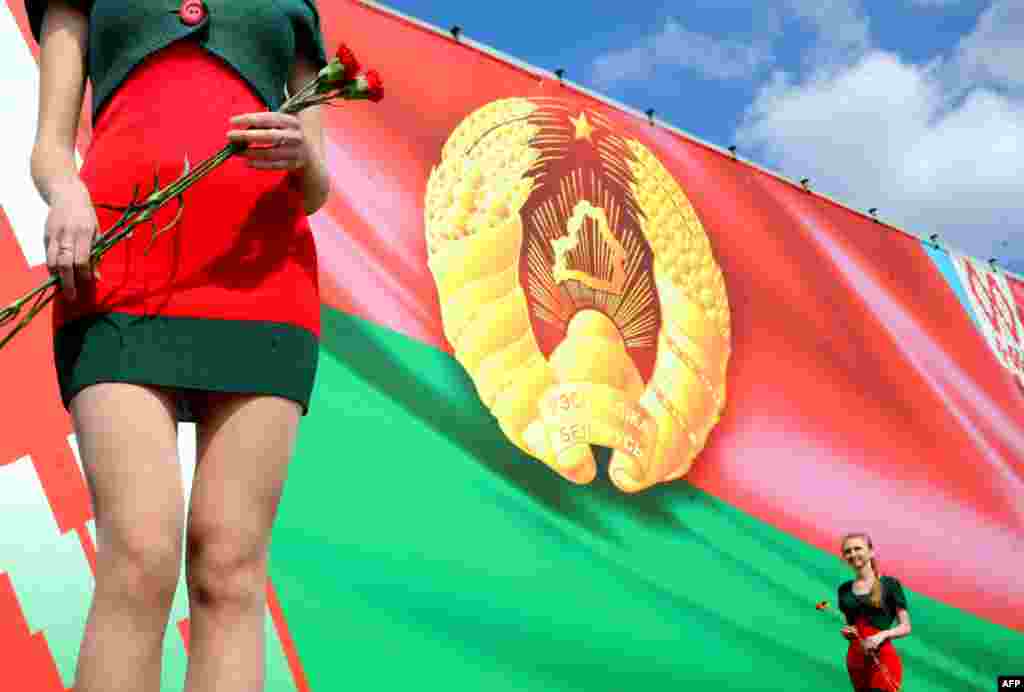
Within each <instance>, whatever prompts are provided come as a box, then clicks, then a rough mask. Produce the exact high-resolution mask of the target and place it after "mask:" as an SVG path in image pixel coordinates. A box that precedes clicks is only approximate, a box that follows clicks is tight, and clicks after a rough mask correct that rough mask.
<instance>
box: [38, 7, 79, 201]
mask: <svg viewBox="0 0 1024 692" xmlns="http://www.w3.org/2000/svg"><path fill="white" fill-rule="evenodd" d="M88 42H89V20H88V17H86V15H85V14H84V13H83V12H82V10H80V9H76V8H75V7H74V6H72V4H71V3H69V2H68V1H67V0H51V1H50V3H49V6H48V8H47V11H46V15H45V17H44V19H43V27H42V33H41V35H40V39H39V44H40V55H39V125H38V129H37V130H36V139H35V143H34V145H33V148H32V160H31V171H32V181H33V182H34V183H35V186H36V189H37V190H38V191H39V194H40V195H41V196H42V198H43V200H45V201H46V203H47V204H49V205H52V204H53V201H54V198H55V197H56V196H58V195H60V194H61V193H63V192H65V191H67V190H69V189H73V190H74V191H75V192H76V193H79V192H81V189H83V188H84V186H83V184H82V182H81V180H80V179H79V177H78V165H77V164H76V162H75V141H76V136H77V134H78V121H79V116H80V115H81V112H82V100H83V98H84V96H85V78H86V53H87V50H88Z"/></svg>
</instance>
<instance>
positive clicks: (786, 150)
mask: <svg viewBox="0 0 1024 692" xmlns="http://www.w3.org/2000/svg"><path fill="white" fill-rule="evenodd" d="M1013 4H1014V7H1012V8H1011V7H1010V5H1011V2H1007V1H1002V2H997V3H995V5H994V6H993V7H992V8H991V9H990V10H989V11H987V12H986V13H985V14H984V15H983V16H982V18H981V19H980V20H979V23H978V26H977V27H976V29H975V30H974V31H973V32H972V33H971V34H970V35H969V36H968V37H966V38H965V39H964V40H963V41H962V42H961V44H960V46H959V47H958V48H956V49H955V50H954V51H953V53H952V55H951V56H950V57H949V58H947V59H945V60H938V61H934V62H932V63H929V64H927V65H914V64H910V63H907V62H905V61H903V60H902V59H901V58H900V57H899V56H898V55H895V54H893V53H889V52H885V51H881V50H877V49H872V48H870V47H866V48H865V49H864V51H863V52H862V53H861V55H860V56H859V57H858V59H857V60H856V61H854V62H852V63H851V64H849V65H846V66H842V67H840V68H838V69H835V70H832V71H825V72H815V73H812V74H810V75H808V76H806V77H803V78H799V79H798V78H795V77H793V76H792V75H789V74H787V73H782V72H778V73H776V74H774V75H773V76H772V78H771V79H770V80H769V81H768V83H767V84H765V85H764V86H763V87H762V89H761V91H760V92H759V94H758V95H757V97H756V98H755V101H754V103H753V104H752V105H751V106H750V108H749V109H748V111H747V113H746V114H745V117H744V119H743V121H742V123H741V125H740V128H739V130H738V132H737V135H736V140H737V144H738V145H739V146H740V147H741V148H745V149H747V151H748V155H749V154H754V155H755V156H757V157H761V158H765V159H767V160H768V161H769V165H770V166H771V167H773V168H776V169H781V171H782V172H783V173H785V174H786V175H788V176H789V177H791V178H794V179H800V178H803V177H809V178H810V179H811V183H812V186H813V187H814V189H816V190H819V191H821V192H824V193H826V194H829V195H832V196H834V197H836V198H837V199H839V200H841V201H842V202H844V203H846V204H848V205H850V206H853V207H855V208H860V209H867V208H869V207H878V208H879V210H880V215H881V216H882V217H883V218H884V219H885V220H887V221H891V222H893V223H895V224H896V225H898V226H901V227H903V228H905V229H906V230H908V231H911V232H914V233H917V234H919V235H926V236H927V235H930V234H932V233H939V234H940V235H941V236H943V237H944V238H945V239H946V240H948V241H949V242H951V243H952V244H953V245H955V246H957V247H959V248H961V249H963V250H965V251H967V252H970V253H971V254H975V255H979V256H982V257H985V258H987V257H990V256H997V257H1000V258H1001V259H1004V260H1012V259H1017V260H1020V259H1021V258H1022V257H1024V224H1022V219H1024V195H1022V194H1021V189H1022V188H1021V182H1020V181H1021V180H1024V157H1022V156H1021V153H1022V152H1024V96H1022V95H1021V94H1020V93H1019V92H1017V91H1016V89H1015V87H1016V86H1020V85H1021V82H1020V79H1021V77H1020V76H1019V74H1018V73H1017V72H1016V71H1015V70H1014V69H1013V65H1014V64H1024V59H1022V58H1018V57H1016V56H1015V55H1014V54H1012V51H1013V50H1017V51H1020V50H1021V49H1020V48H1019V47H1018V46H1016V45H1015V44H1014V42H1008V40H1007V39H1008V36H1007V33H1008V31H1009V33H1013V34H1014V35H1016V36H1021V35H1022V33H1021V30H1020V28H1019V26H1020V24H1019V23H1018V24H1016V25H1011V24H1010V23H1009V22H1010V20H1014V21H1016V22H1019V21H1020V4H1019V0H1013ZM1008 26H1017V27H1018V28H1017V29H1016V30H1014V29H1012V28H1011V29H1008V28H1007V27H1008ZM1014 61H1016V63H1014Z"/></svg>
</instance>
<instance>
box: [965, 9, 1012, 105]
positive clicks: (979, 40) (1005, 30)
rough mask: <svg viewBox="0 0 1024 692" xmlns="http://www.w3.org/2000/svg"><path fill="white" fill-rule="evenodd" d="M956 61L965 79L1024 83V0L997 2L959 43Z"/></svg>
mask: <svg viewBox="0 0 1024 692" xmlns="http://www.w3.org/2000/svg"><path fill="white" fill-rule="evenodd" d="M956 62H957V64H958V66H959V67H960V70H961V78H962V79H964V80H980V81H985V82H994V83H996V84H1001V85H1003V86H1006V87H1008V88H1020V87H1024V71H1022V66H1024V1H1022V0H1003V1H1001V2H996V3H994V4H993V5H992V6H991V7H990V8H988V9H987V10H986V11H985V12H984V13H982V15H981V17H980V18H979V19H978V26H977V28H976V29H975V30H974V31H973V32H972V33H971V34H970V35H969V36H968V37H967V38H965V39H964V40H963V41H962V42H961V43H960V46H959V47H958V50H957V56H956Z"/></svg>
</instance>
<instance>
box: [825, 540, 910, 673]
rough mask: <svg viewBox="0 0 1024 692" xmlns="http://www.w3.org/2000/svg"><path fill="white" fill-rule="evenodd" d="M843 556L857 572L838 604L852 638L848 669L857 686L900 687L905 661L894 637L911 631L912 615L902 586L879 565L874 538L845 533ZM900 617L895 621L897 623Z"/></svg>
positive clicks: (847, 635)
mask: <svg viewBox="0 0 1024 692" xmlns="http://www.w3.org/2000/svg"><path fill="white" fill-rule="evenodd" d="M841 550H842V556H843V559H844V560H845V561H846V563H847V564H848V565H849V566H850V569H852V570H853V571H854V573H855V574H856V575H857V576H856V578H854V579H853V580H851V581H847V582H844V583H843V584H841V585H840V586H839V590H838V603H839V610H840V611H842V613H843V615H845V616H846V623H847V624H846V627H843V629H842V630H841V634H842V635H843V637H844V638H846V639H848V640H849V641H850V644H849V647H848V648H847V652H846V670H847V672H848V673H849V675H850V683H851V684H852V685H853V689H854V692H899V690H900V689H902V684H903V662H902V661H901V660H900V656H899V654H898V653H897V652H896V648H895V647H894V646H893V644H892V640H893V639H897V638H899V637H905V636H907V635H908V634H910V615H909V613H908V612H907V597H906V595H905V594H904V593H903V586H902V585H901V584H900V582H899V580H897V579H896V578H895V577H890V576H888V575H886V576H882V574H881V573H880V572H879V571H878V561H877V560H876V559H875V553H874V548H873V547H872V544H871V538H870V537H869V536H868V535H867V534H864V533H855V534H850V535H848V536H845V537H844V538H843V542H842V548H841ZM894 622H895V623H898V624H897V625H896V626H895V627H893V623H894Z"/></svg>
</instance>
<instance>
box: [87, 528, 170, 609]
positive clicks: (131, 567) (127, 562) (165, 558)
mask: <svg viewBox="0 0 1024 692" xmlns="http://www.w3.org/2000/svg"><path fill="white" fill-rule="evenodd" d="M96 567H97V569H96V593H97V596H99V597H105V598H107V599H109V600H110V601H112V602H113V603H116V604H117V605H118V606H119V607H122V608H123V607H128V608H130V609H132V610H135V611H141V612H150V613H167V612H169V611H170V609H171V604H172V602H173V600H174V592H175V590H176V589H177V585H178V578H179V575H180V568H181V543H180V541H177V540H174V539H172V538H156V537H154V538H152V539H151V540H146V539H145V538H144V537H141V536H140V537H136V538H134V539H132V538H129V539H128V540H124V538H123V537H122V540H119V541H116V542H115V543H114V544H113V545H111V546H110V548H109V549H105V550H101V551H100V553H99V555H98V556H97V565H96Z"/></svg>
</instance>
